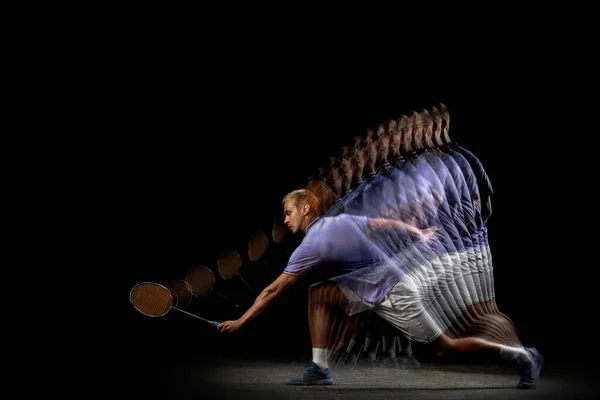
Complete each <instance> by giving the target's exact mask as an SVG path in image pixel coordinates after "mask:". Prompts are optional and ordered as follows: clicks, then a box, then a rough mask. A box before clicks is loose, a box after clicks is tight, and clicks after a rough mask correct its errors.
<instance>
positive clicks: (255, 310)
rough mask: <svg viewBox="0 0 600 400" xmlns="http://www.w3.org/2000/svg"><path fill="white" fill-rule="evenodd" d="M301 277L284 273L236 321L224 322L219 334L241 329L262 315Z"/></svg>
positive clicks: (220, 325) (221, 324) (219, 327)
mask: <svg viewBox="0 0 600 400" xmlns="http://www.w3.org/2000/svg"><path fill="white" fill-rule="evenodd" d="M300 276H301V275H292V274H286V273H282V274H281V275H279V276H278V277H277V279H275V280H274V281H273V283H271V284H270V285H269V286H267V287H266V288H264V289H263V291H262V292H260V294H259V295H258V297H256V300H254V304H252V306H251V307H250V308H249V309H248V311H246V312H245V313H244V315H242V316H241V317H240V318H239V319H237V320H235V321H224V322H221V323H220V324H219V326H218V327H217V329H218V330H219V332H224V333H225V332H233V331H237V330H238V329H240V328H241V327H242V326H243V325H244V324H245V323H246V322H247V321H250V320H252V319H254V318H256V317H257V316H258V315H260V313H262V312H263V311H264V310H266V309H267V308H269V307H270V306H271V303H272V302H273V300H275V299H276V298H277V297H279V296H280V295H281V294H282V293H283V292H285V291H286V290H287V289H288V288H289V287H290V286H292V285H293V284H294V283H295V282H296V281H297V280H298V278H300Z"/></svg>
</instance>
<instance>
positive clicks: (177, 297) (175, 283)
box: [165, 279, 192, 309]
mask: <svg viewBox="0 0 600 400" xmlns="http://www.w3.org/2000/svg"><path fill="white" fill-rule="evenodd" d="M165 286H166V288H167V289H169V291H170V292H171V296H173V301H174V303H175V305H174V307H178V308H180V309H181V308H186V307H187V306H189V305H190V303H191V301H192V288H190V285H188V283H187V282H186V281H183V280H181V279H173V280H171V281H170V282H168V283H167V284H166V285H165Z"/></svg>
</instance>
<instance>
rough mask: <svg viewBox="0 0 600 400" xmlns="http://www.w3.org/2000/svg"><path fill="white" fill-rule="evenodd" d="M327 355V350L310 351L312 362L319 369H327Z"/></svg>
mask: <svg viewBox="0 0 600 400" xmlns="http://www.w3.org/2000/svg"><path fill="white" fill-rule="evenodd" d="M327 353H328V351H327V349H315V348H313V349H312V360H313V362H314V363H315V364H317V365H318V366H319V368H321V369H325V368H329V363H328V362H327V356H328V354H327Z"/></svg>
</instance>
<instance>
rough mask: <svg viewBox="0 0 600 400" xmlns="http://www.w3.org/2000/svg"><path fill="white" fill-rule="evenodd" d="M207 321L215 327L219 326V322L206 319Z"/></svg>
mask: <svg viewBox="0 0 600 400" xmlns="http://www.w3.org/2000/svg"><path fill="white" fill-rule="evenodd" d="M208 323H209V324H211V325H212V326H214V327H215V328H216V327H217V326H219V323H218V322H217V321H208Z"/></svg>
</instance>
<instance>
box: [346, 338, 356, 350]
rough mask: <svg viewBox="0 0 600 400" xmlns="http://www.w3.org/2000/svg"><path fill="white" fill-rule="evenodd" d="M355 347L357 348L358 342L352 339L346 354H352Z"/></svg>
mask: <svg viewBox="0 0 600 400" xmlns="http://www.w3.org/2000/svg"><path fill="white" fill-rule="evenodd" d="M354 346H356V340H354V339H350V342H349V343H348V347H347V348H346V353H351V352H352V349H353V348H354Z"/></svg>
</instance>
